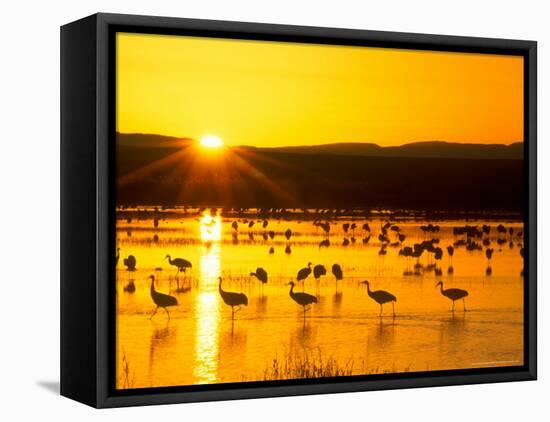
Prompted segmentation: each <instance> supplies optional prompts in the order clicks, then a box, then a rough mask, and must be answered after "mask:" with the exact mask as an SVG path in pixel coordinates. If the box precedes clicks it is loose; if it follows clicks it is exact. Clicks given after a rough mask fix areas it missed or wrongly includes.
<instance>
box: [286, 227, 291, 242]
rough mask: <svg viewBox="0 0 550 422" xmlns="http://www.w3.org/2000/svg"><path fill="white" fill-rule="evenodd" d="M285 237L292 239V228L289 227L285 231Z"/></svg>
mask: <svg viewBox="0 0 550 422" xmlns="http://www.w3.org/2000/svg"><path fill="white" fill-rule="evenodd" d="M285 237H286V239H287V240H290V238H291V237H292V230H290V229H287V230H286V231H285Z"/></svg>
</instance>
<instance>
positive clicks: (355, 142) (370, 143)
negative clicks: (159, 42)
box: [116, 131, 524, 149]
mask: <svg viewBox="0 0 550 422" xmlns="http://www.w3.org/2000/svg"><path fill="white" fill-rule="evenodd" d="M116 134H117V135H142V136H162V137H165V138H174V139H177V140H192V141H196V142H199V139H197V138H194V137H190V136H175V135H165V134H160V133H147V132H119V131H116ZM430 143H432V144H433V143H439V144H451V145H477V146H506V147H509V146H512V145H515V144H523V143H524V141H523V140H517V141H512V142H510V143H504V142H499V143H490V144H488V143H482V142H468V141H460V142H458V141H444V140H430V141H409V142H406V143H404V144H400V145H380V144H377V143H376V142H373V141H333V142H323V143H319V144H309V145H304V144H302V145H281V146H256V145H247V144H236V145H226V146H228V147H230V148H242V147H247V148H273V149H275V148H303V147H320V146H328V145H345V144H348V145H351V144H352V145H374V146H377V147H379V148H399V147H404V146H408V145H414V144H430ZM224 144H225V143H224Z"/></svg>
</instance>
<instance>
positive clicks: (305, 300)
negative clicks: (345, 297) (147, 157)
mask: <svg viewBox="0 0 550 422" xmlns="http://www.w3.org/2000/svg"><path fill="white" fill-rule="evenodd" d="M119 256H120V249H117V255H116V262H117V263H118V259H119ZM166 259H167V260H168V262H169V263H170V265H172V266H174V267H176V270H177V273H176V278H177V274H179V273H180V272H183V273H185V271H186V270H187V269H190V268H192V267H193V266H192V264H191V262H189V261H188V260H186V259H183V258H174V259H172V257H171V256H170V255H166ZM124 263H125V265H128V264H129V263H132V264H134V265H135V258H134V257H133V256H131V255H130V256H129V257H128V258H125V260H124ZM331 270H332V274H333V276H334V278H335V281H336V283H337V284H338V281H341V280H342V279H343V271H342V267H341V266H340V265H339V264H333V265H332V268H331ZM312 273H313V277H314V278H315V279H316V280H319V279H320V277H321V276H324V275H326V274H327V270H326V268H325V266H324V265H321V264H318V265H315V266H314V267H313V268H312V263H311V262H308V264H307V266H306V267H304V268H302V269H300V270H299V271H298V273H297V274H296V282H297V283H300V282H301V283H304V282H305V281H306V279H307V278H308V277H309V276H310V275H311V274H312ZM250 276H251V277H255V278H256V279H257V280H258V281H259V282H260V283H262V285H264V284H266V283H267V282H268V273H267V271H266V270H265V269H263V268H261V267H258V268H256V271H254V272H251V273H250ZM149 280H151V288H150V293H151V299H152V300H153V303H154V304H155V305H156V307H155V309H154V311H153V313H152V314H151V316H150V319H152V318H153V316H155V315H156V313H157V311H158V310H159V308H163V309H164V310H165V311H166V314H167V315H168V318H170V312H169V311H168V308H169V307H171V306H177V305H178V301H177V298H176V297H174V296H171V295H169V294H165V293H161V292H159V291H157V290H156V288H155V276H154V275H150V276H149ZM218 281H219V285H218V291H219V294H220V296H221V298H222V300H223V302H224V303H225V304H226V305H227V306H230V307H231V319H234V317H235V314H236V313H237V312H238V311H239V310H240V309H241V307H242V306H248V297H247V296H246V294H244V293H242V292H240V293H239V292H230V291H227V290H224V289H223V287H222V281H223V279H222V277H218ZM131 283H132V284H131V286H133V288H132V290H128V287H129V286H126V288H125V290H126V291H129V292H133V291H135V285H134V284H133V282H131ZM361 284H363V285H366V286H367V294H368V296H369V297H370V298H371V299H373V300H374V301H375V302H376V303H378V305H380V314H379V315H380V316H382V312H383V305H384V304H386V303H391V304H392V311H393V316H394V317H395V302H397V298H396V297H395V295H393V294H392V293H390V292H387V291H385V290H371V288H370V282H369V281H368V280H364V281H362V282H361ZM287 285H289V286H290V290H289V296H290V298H291V299H292V300H293V301H294V302H296V303H297V304H298V305H300V306H302V309H303V315H304V320H305V317H306V312H307V311H308V310H309V309H310V308H311V305H313V304H315V303H317V302H318V298H317V297H316V296H314V295H311V294H309V293H305V292H295V291H294V286H295V285H296V283H295V282H294V280H292V281H290V282H289V283H287ZM436 287H440V292H441V294H442V295H443V296H445V297H447V298H448V299H450V300H451V301H452V303H453V305H452V311H454V307H455V301H457V300H460V299H462V301H463V304H464V311H466V304H465V298H466V297H467V296H468V292H467V291H466V290H462V289H456V288H451V289H444V288H443V282H442V281H439V282H438V283H437V284H436Z"/></svg>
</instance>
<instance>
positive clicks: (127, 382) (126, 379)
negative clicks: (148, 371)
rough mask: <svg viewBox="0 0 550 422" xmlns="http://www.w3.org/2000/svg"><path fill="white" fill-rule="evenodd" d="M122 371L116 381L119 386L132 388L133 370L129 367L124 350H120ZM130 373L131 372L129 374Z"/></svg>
mask: <svg viewBox="0 0 550 422" xmlns="http://www.w3.org/2000/svg"><path fill="white" fill-rule="evenodd" d="M121 369H122V373H121V375H120V379H119V382H118V385H119V388H122V389H128V388H133V386H134V379H135V372H134V371H131V369H130V362H129V361H128V358H127V357H126V352H122V368H121ZM130 373H131V374H130Z"/></svg>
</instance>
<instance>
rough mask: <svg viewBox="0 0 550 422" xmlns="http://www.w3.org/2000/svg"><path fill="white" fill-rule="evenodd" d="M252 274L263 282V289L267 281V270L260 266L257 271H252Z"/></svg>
mask: <svg viewBox="0 0 550 422" xmlns="http://www.w3.org/2000/svg"><path fill="white" fill-rule="evenodd" d="M250 276H251V277H256V278H257V279H258V280H259V281H260V282H261V283H262V289H263V287H264V284H266V283H267V271H266V270H264V269H263V268H262V267H258V268H256V272H255V273H250ZM262 291H263V290H262Z"/></svg>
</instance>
